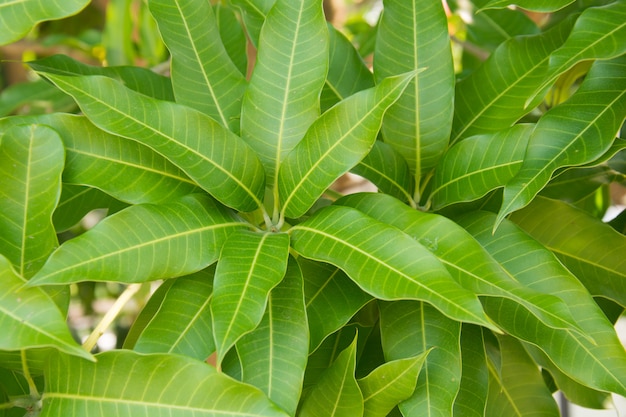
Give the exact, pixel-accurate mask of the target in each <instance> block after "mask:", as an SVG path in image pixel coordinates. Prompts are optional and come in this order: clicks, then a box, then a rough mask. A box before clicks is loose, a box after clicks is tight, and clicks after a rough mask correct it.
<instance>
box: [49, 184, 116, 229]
mask: <svg viewBox="0 0 626 417" xmlns="http://www.w3.org/2000/svg"><path fill="white" fill-rule="evenodd" d="M125 207H127V205H126V204H124V203H122V202H120V201H118V200H116V199H114V198H113V197H111V196H110V195H108V194H105V193H103V192H102V191H100V190H98V189H96V188H89V187H82V186H80V185H71V184H64V185H63V186H62V189H61V198H60V200H59V204H58V205H57V207H56V209H55V210H54V213H53V214H52V223H53V224H54V229H55V230H56V232H57V233H61V232H65V231H66V230H68V229H71V228H72V227H74V226H76V225H77V224H78V223H79V222H80V221H81V220H82V219H83V218H84V217H85V215H86V214H87V213H89V212H90V211H92V210H95V209H106V210H107V214H113V213H116V212H118V211H119V210H121V209H123V208H125Z"/></svg>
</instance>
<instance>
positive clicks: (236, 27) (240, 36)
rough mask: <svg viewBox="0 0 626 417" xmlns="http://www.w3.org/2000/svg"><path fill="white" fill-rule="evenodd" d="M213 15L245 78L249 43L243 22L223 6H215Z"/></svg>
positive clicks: (228, 50)
mask: <svg viewBox="0 0 626 417" xmlns="http://www.w3.org/2000/svg"><path fill="white" fill-rule="evenodd" d="M213 13H214V14H215V19H216V22H217V27H218V29H219V31H220V37H221V38H222V43H223V44H224V48H225V49H226V53H227V54H228V56H229V57H230V60H231V61H232V62H233V64H235V67H237V69H238V70H239V72H241V74H242V75H244V76H245V75H246V74H247V72H248V54H247V48H248V45H247V42H248V41H247V39H246V32H245V31H244V28H243V27H242V26H241V22H240V21H239V19H238V18H237V15H236V14H235V11H234V10H233V9H232V8H230V7H227V6H226V7H225V6H223V5H221V4H216V5H214V6H213ZM238 116H239V115H238Z"/></svg>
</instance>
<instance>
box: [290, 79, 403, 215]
mask: <svg viewBox="0 0 626 417" xmlns="http://www.w3.org/2000/svg"><path fill="white" fill-rule="evenodd" d="M414 76H415V72H411V73H408V74H404V75H400V76H396V77H390V78H387V79H385V80H384V81H383V82H381V83H380V84H379V85H378V86H376V87H374V88H371V89H368V90H365V91H361V92H359V93H356V94H354V95H352V96H350V97H349V98H347V99H345V100H343V101H342V102H341V103H339V104H337V105H336V106H334V107H333V108H332V109H330V110H328V111H327V112H326V113H324V114H323V115H322V116H320V118H318V119H317V120H316V121H315V123H313V125H311V127H310V129H309V130H308V131H307V133H306V135H305V136H304V138H303V139H302V141H301V142H300V143H298V145H297V146H296V147H295V149H294V150H293V151H292V152H291V153H290V154H289V155H288V156H287V158H286V159H285V161H284V162H283V164H282V166H281V170H280V172H279V177H278V180H279V183H278V185H279V188H280V189H279V191H280V202H281V204H282V207H283V213H284V216H286V217H289V218H298V217H300V216H301V215H303V214H304V213H305V212H306V211H307V210H308V209H309V208H311V206H312V205H313V204H314V203H315V201H316V200H317V199H318V198H319V197H320V196H321V195H322V194H323V192H324V191H325V190H326V188H328V187H329V186H330V185H331V184H332V183H333V182H334V181H335V180H336V179H337V178H339V177H340V176H341V175H343V174H345V173H346V172H347V171H349V170H350V169H351V168H352V167H354V166H355V165H356V164H357V163H359V161H361V160H362V159H363V158H364V157H365V155H367V153H368V152H369V150H370V149H371V148H372V146H373V145H374V142H375V140H376V135H377V134H378V130H379V129H380V125H381V122H382V118H383V115H384V113H385V111H386V110H387V109H388V108H389V106H391V104H393V103H394V102H395V101H396V100H397V99H398V97H399V96H400V95H401V94H402V91H404V88H405V87H406V86H407V84H408V83H409V81H410V80H411V79H412V78H413V77H414Z"/></svg>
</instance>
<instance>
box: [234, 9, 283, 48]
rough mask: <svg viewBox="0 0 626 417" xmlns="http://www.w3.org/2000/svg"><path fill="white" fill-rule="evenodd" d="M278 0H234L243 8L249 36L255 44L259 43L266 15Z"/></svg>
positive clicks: (243, 16)
mask: <svg viewBox="0 0 626 417" xmlns="http://www.w3.org/2000/svg"><path fill="white" fill-rule="evenodd" d="M275 2H276V0H232V4H233V5H235V6H237V7H238V8H239V9H240V10H241V15H242V18H243V21H244V22H245V25H246V29H247V32H248V36H249V37H250V41H251V42H252V44H253V45H254V46H257V47H258V45H259V36H260V34H261V27H262V26H263V23H264V22H265V16H267V14H268V13H269V11H270V9H271V8H272V6H273V5H274V3H275Z"/></svg>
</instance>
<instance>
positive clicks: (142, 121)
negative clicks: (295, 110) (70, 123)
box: [46, 74, 264, 211]
mask: <svg viewBox="0 0 626 417" xmlns="http://www.w3.org/2000/svg"><path fill="white" fill-rule="evenodd" d="M46 78H49V79H50V80H52V81H53V82H54V83H55V84H56V85H57V86H58V87H59V88H61V89H62V90H63V91H65V92H67V93H68V94H70V95H72V96H73V97H74V98H75V99H76V101H77V102H78V103H79V106H81V109H82V110H83V112H84V113H85V114H86V116H87V117H88V118H89V119H90V120H91V121H92V122H93V123H94V124H95V125H96V126H98V127H99V128H101V129H103V130H104V131H106V132H109V133H112V134H114V135H119V136H123V137H127V138H129V139H133V140H136V141H138V142H141V143H143V144H144V145H148V146H149V147H151V148H152V149H154V150H155V151H157V152H158V153H160V154H161V155H164V156H165V157H166V158H168V159H169V160H170V161H172V162H173V163H174V164H175V165H177V166H178V167H179V168H181V169H182V170H183V171H185V173H186V174H187V175H189V177H190V178H192V179H193V180H194V181H196V182H197V183H198V185H199V186H200V187H202V188H203V189H205V190H206V191H208V192H209V193H210V194H212V195H213V196H214V197H215V198H217V199H218V200H220V201H221V202H222V203H224V204H225V205H227V206H229V207H234V208H236V209H238V210H241V211H252V210H254V209H256V208H258V207H260V206H261V205H262V203H261V196H262V195H263V190H264V175H263V166H262V165H261V163H260V162H259V161H258V158H257V157H256V155H255V154H254V152H253V151H252V149H250V148H249V147H248V146H247V145H246V144H245V143H244V142H243V141H241V139H240V138H239V137H238V136H236V135H235V134H234V133H232V132H230V131H229V130H227V129H226V128H225V127H223V126H221V125H220V124H218V123H217V122H215V121H213V119H211V118H210V117H208V116H206V115H203V114H202V113H200V112H198V111H196V110H193V109H191V108H189V107H186V106H182V105H179V104H175V103H170V102H167V101H159V100H155V99H152V98H150V97H147V96H144V95H142V94H139V93H136V92H134V91H132V90H130V89H128V88H126V87H124V86H123V85H121V84H120V83H118V82H116V81H115V80H112V79H110V78H105V77H101V76H74V77H64V76H60V75H52V74H46ZM112 103H115V105H113V104H112ZM208 138H210V140H208Z"/></svg>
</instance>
